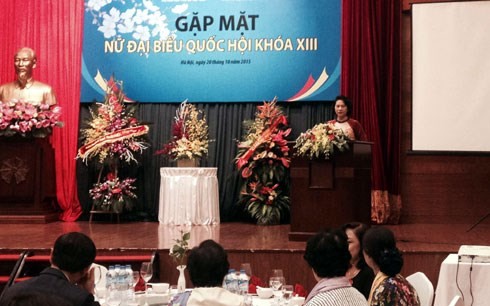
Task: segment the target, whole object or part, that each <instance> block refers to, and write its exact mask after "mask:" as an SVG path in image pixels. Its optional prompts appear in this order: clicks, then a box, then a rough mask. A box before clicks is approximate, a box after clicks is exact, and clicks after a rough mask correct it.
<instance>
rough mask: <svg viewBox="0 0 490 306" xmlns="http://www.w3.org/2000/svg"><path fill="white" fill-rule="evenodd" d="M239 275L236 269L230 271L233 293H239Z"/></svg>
mask: <svg viewBox="0 0 490 306" xmlns="http://www.w3.org/2000/svg"><path fill="white" fill-rule="evenodd" d="M239 275H240V272H238V271H235V270H233V273H232V275H231V276H232V278H231V279H232V282H231V283H232V285H231V287H232V288H233V291H232V292H234V293H240V288H238V276H239Z"/></svg>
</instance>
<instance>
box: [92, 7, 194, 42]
mask: <svg viewBox="0 0 490 306" xmlns="http://www.w3.org/2000/svg"><path fill="white" fill-rule="evenodd" d="M154 1H155V0H86V2H85V10H86V11H87V12H89V13H90V14H92V16H93V20H92V23H93V24H94V25H97V31H99V32H101V33H102V34H103V35H104V38H106V39H110V38H116V37H124V36H125V35H127V38H132V39H138V40H143V41H144V40H150V39H152V38H154V39H159V40H167V39H169V38H170V39H175V38H176V36H177V35H176V30H172V29H170V28H169V16H167V15H166V14H165V13H163V12H171V13H172V14H175V15H182V14H184V13H185V12H186V11H187V10H188V9H189V5H188V4H179V5H175V6H173V7H168V8H161V7H159V6H158V5H155V3H154Z"/></svg>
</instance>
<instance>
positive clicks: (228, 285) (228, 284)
mask: <svg viewBox="0 0 490 306" xmlns="http://www.w3.org/2000/svg"><path fill="white" fill-rule="evenodd" d="M234 275H235V269H229V270H228V274H226V276H225V279H224V286H223V287H224V288H225V289H226V290H228V291H230V292H234V288H233V277H234Z"/></svg>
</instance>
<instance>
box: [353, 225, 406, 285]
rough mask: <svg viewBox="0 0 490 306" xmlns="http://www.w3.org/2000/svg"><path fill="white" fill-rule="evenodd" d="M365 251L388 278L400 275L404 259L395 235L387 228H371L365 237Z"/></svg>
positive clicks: (363, 242) (363, 243)
mask: <svg viewBox="0 0 490 306" xmlns="http://www.w3.org/2000/svg"><path fill="white" fill-rule="evenodd" d="M362 245H363V250H364V251H365V252H366V254H368V255H369V256H370V257H371V258H372V259H373V261H374V262H375V263H376V264H377V265H378V267H379V269H380V270H381V272H383V273H384V274H386V275H388V276H395V275H396V274H398V273H400V271H401V269H402V267H403V258H402V255H401V253H400V251H399V250H398V248H397V247H396V240H395V235H394V234H393V232H392V231H391V230H389V229H388V228H386V227H382V226H379V227H373V228H370V229H369V230H368V231H367V232H366V234H365V235H364V238H363V241H362Z"/></svg>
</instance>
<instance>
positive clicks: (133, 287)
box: [131, 271, 140, 300]
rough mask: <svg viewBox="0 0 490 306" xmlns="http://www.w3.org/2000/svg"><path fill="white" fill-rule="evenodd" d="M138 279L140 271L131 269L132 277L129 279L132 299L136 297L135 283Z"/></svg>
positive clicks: (136, 283)
mask: <svg viewBox="0 0 490 306" xmlns="http://www.w3.org/2000/svg"><path fill="white" fill-rule="evenodd" d="M139 281H140V272H139V271H133V279H132V280H131V287H132V288H131V291H132V292H131V298H132V300H134V299H135V298H136V285H138V282H139Z"/></svg>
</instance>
